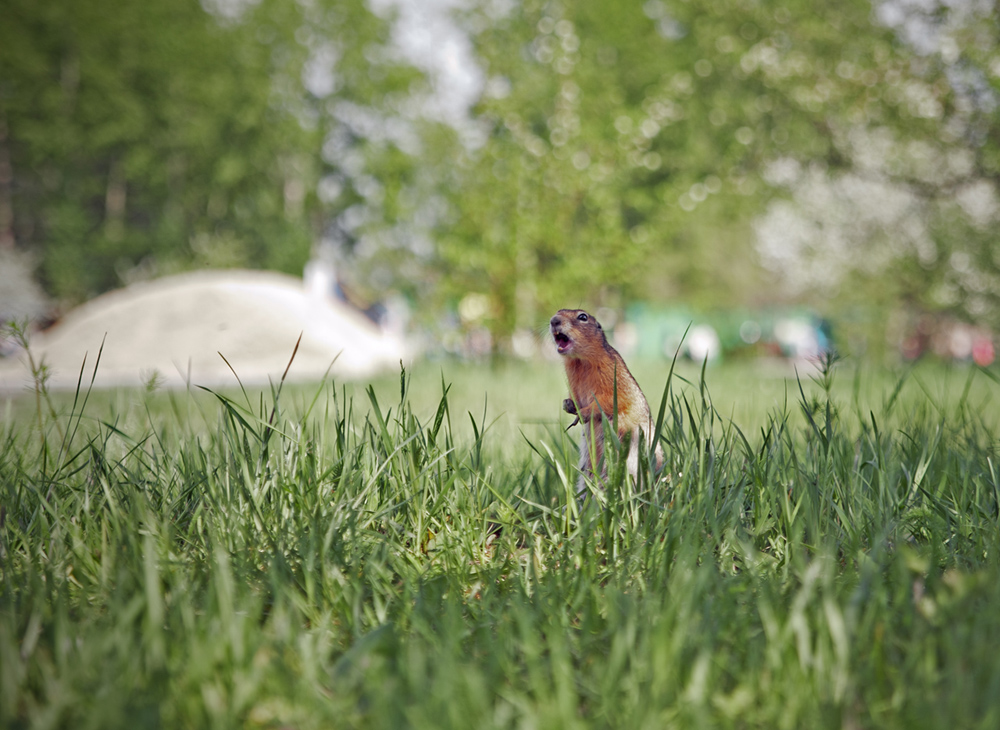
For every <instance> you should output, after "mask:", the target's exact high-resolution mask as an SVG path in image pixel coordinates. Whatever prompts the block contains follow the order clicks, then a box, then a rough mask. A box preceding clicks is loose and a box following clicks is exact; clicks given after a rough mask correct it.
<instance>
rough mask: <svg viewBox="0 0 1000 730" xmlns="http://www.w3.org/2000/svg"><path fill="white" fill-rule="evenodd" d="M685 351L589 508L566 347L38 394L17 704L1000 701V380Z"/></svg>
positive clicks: (586, 707)
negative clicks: (999, 403)
mask: <svg viewBox="0 0 1000 730" xmlns="http://www.w3.org/2000/svg"><path fill="white" fill-rule="evenodd" d="M667 370H668V368H667V367H656V368H654V367H653V366H647V367H646V368H642V367H639V368H637V370H636V375H637V376H638V378H639V380H640V383H641V384H642V385H643V386H644V388H645V390H646V393H647V395H649V396H650V402H651V404H652V407H653V411H654V414H657V413H658V412H659V411H660V410H661V408H662V421H661V434H660V435H661V438H662V439H663V441H664V446H665V449H666V452H667V454H668V464H667V466H666V468H665V470H664V475H663V481H662V482H661V483H660V484H658V485H655V486H652V487H651V486H650V484H651V478H650V475H649V473H648V472H647V473H645V474H643V475H642V479H641V480H640V484H639V485H637V486H632V485H631V484H630V483H629V482H627V481H626V480H625V479H623V476H622V470H621V469H620V468H619V467H620V464H619V463H617V462H616V463H613V464H612V465H611V469H610V477H609V481H610V484H609V485H608V488H607V490H606V491H605V492H603V493H595V495H594V497H593V498H592V499H590V500H588V501H587V502H585V503H584V504H582V505H580V504H578V503H577V502H576V500H575V499H574V498H573V484H574V481H575V473H574V466H573V465H574V463H575V461H576V458H575V446H574V443H573V440H572V439H573V438H575V437H576V433H575V431H576V429H574V432H571V433H570V434H566V433H564V431H563V429H564V427H565V425H567V424H568V419H567V418H565V416H564V415H562V414H560V411H559V407H560V404H561V400H562V398H563V397H565V396H564V393H563V390H564V384H563V382H562V374H561V372H560V369H559V366H558V364H553V363H548V364H533V365H525V364H521V365H507V366H503V367H498V368H494V369H489V368H486V367H483V366H478V367H468V366H467V367H463V368H457V369H456V368H449V369H448V372H447V373H442V367H441V366H438V365H433V364H424V365H421V366H420V367H418V368H415V369H414V371H413V372H412V373H407V374H406V376H405V377H404V378H403V379H400V378H399V377H395V378H392V379H384V380H380V381H378V382H376V383H374V384H373V385H372V386H371V387H370V388H369V387H368V386H367V385H358V386H350V385H343V384H340V383H325V384H322V385H318V386H315V387H312V388H307V387H303V386H298V387H295V388H290V387H286V388H285V389H284V390H283V391H282V392H280V393H279V392H278V391H277V389H276V390H275V391H274V392H265V393H263V394H261V393H258V392H251V393H247V394H244V393H243V392H242V391H240V390H239V389H238V388H237V389H235V390H234V391H231V392H230V391H227V392H226V393H223V394H219V395H213V394H210V393H204V392H192V393H172V394H171V393H151V394H149V393H137V392H130V393H122V392H117V393H109V394H104V393H93V394H89V396H88V394H87V393H86V391H85V389H84V390H83V391H82V392H81V393H79V394H76V395H75V396H74V395H72V394H69V395H64V396H52V397H51V398H50V400H49V402H50V403H51V407H50V406H49V405H48V404H47V402H46V401H45V400H42V401H40V403H41V409H40V410H39V411H37V412H36V408H37V404H36V401H35V400H34V398H33V397H28V396H20V397H18V398H17V399H15V400H14V401H12V402H11V403H9V404H8V406H7V408H6V414H7V415H6V416H3V417H2V419H0V425H2V431H0V434H2V439H3V444H2V445H0V509H2V512H0V514H2V516H0V571H2V589H0V726H2V727H17V728H20V727H25V728H27V727H72V728H85V727H95V728H109V727H119V726H120V727H130V728H131V727H170V728H174V727H261V728H272V727H273V728H303V729H305V728H329V727H336V728H353V727H362V728H367V727H373V728H375V727H393V728H395V727H415V728H416V727H419V728H450V727H454V728H470V727H475V728H492V727H510V728H531V727H533V728H572V727H609V728H672V727H676V728H688V727H690V728H713V727H720V728H728V727H732V728H805V727H808V728H868V727H887V728H921V727H929V728H930V727H954V728H975V727H982V728H995V727H997V726H998V725H1000V653H998V651H997V647H998V646H1000V570H998V561H997V555H998V550H1000V529H998V514H1000V513H998V500H1000V475H998V474H997V463H996V462H997V454H996V451H997V449H996V445H997V434H998V432H1000V431H998V426H997V421H996V416H995V411H996V408H995V405H994V404H993V403H992V399H993V398H994V397H995V394H996V393H997V391H998V389H1000V384H998V383H997V382H996V379H995V377H994V376H993V374H992V373H990V372H986V371H979V370H974V369H965V370H963V369H953V370H952V369H944V368H920V369H918V370H915V371H912V372H909V373H903V374H896V375H893V374H886V373H881V372H875V373H866V372H856V371H855V370H854V369H853V368H852V367H851V366H850V365H849V364H847V363H845V364H841V365H840V366H838V367H836V368H833V369H832V370H831V371H829V372H828V373H827V374H825V375H819V376H816V378H815V379H810V378H809V377H807V376H804V377H803V380H802V382H801V384H800V383H799V382H797V381H796V380H794V379H791V380H789V379H786V378H779V377H773V376H771V375H765V374H762V373H760V372H759V371H756V370H754V369H752V368H749V367H745V366H744V367H736V366H733V367H726V368H720V369H717V370H712V369H709V370H707V371H706V372H701V371H699V370H697V369H688V368H683V369H679V370H678V371H676V372H675V373H674V375H673V378H672V379H671V380H670V381H669V388H666V395H665V397H661V395H662V394H664V392H665V386H667V385H668V381H667ZM88 398H89V400H88Z"/></svg>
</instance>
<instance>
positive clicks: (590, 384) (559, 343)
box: [549, 309, 663, 492]
mask: <svg viewBox="0 0 1000 730" xmlns="http://www.w3.org/2000/svg"><path fill="white" fill-rule="evenodd" d="M549 330H550V331H551V332H552V339H553V340H555V343H556V350H557V351H558V352H559V354H560V355H562V356H563V358H565V360H564V362H565V365H566V378H567V379H568V380H569V390H570V397H569V398H567V399H566V400H564V401H563V410H565V411H566V412H567V413H570V414H573V415H576V417H577V420H576V421H574V422H573V423H572V424H570V425H571V426H573V425H575V424H576V423H577V421H579V422H582V423H583V426H584V428H583V435H582V436H581V438H580V478H579V480H578V482H577V491H578V492H583V491H584V490H585V488H586V477H587V475H588V474H595V473H597V470H596V469H595V468H594V465H595V464H598V465H599V464H600V462H601V459H602V457H603V455H604V427H603V426H602V424H601V420H602V418H604V417H607V418H609V419H612V418H613V417H614V408H615V396H616V394H615V381H616V380H617V383H618V386H617V387H618V391H617V398H618V437H619V438H620V439H622V440H623V441H624V439H626V437H627V438H629V439H630V445H629V451H628V457H627V459H626V465H627V467H628V473H629V474H630V475H631V476H632V478H633V479H635V478H636V475H637V473H638V470H639V439H640V433H641V434H642V437H643V438H645V439H646V444H647V447H648V448H650V449H651V448H653V446H654V444H653V439H654V434H653V420H652V417H651V416H650V412H649V403H647V402H646V396H644V395H643V394H642V391H641V390H640V389H639V384H638V383H637V382H636V381H635V378H633V377H632V373H630V372H629V369H628V368H627V367H626V366H625V361H624V360H623V359H622V356H621V355H619V354H618V351H617V350H616V349H615V348H613V347H612V346H611V345H610V344H609V343H608V338H607V337H605V336H604V330H603V329H601V325H600V323H599V322H598V321H597V320H596V319H594V317H593V316H591V315H590V314H588V313H587V312H584V311H583V310H582V309H560V310H559V311H558V312H556V313H555V315H553V317H552V319H551V320H549ZM655 448H656V452H655V453H656V465H657V467H660V466H662V464H663V449H662V448H661V447H660V445H659V444H656V445H655ZM592 457H593V458H592Z"/></svg>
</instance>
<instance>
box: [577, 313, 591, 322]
mask: <svg viewBox="0 0 1000 730" xmlns="http://www.w3.org/2000/svg"><path fill="white" fill-rule="evenodd" d="M576 318H577V319H578V320H580V321H581V322H586V321H587V320H588V319H589V317H587V313H586V312H580V313H579V314H578V315H576Z"/></svg>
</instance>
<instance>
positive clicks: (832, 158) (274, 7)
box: [0, 0, 1000, 342]
mask: <svg viewBox="0 0 1000 730" xmlns="http://www.w3.org/2000/svg"><path fill="white" fill-rule="evenodd" d="M407 7H408V6H407V5H406V4H405V3H404V2H402V0H396V1H392V2H391V1H389V0H382V1H380V2H377V3H371V4H370V5H369V4H366V3H365V2H363V0H309V1H308V2H306V1H305V0H302V1H301V2H296V3H290V2H279V1H278V0H261V2H258V3H251V2H246V3H240V2H236V3H224V4H223V3H216V4H214V5H209V4H206V5H205V6H203V5H200V4H198V3H197V2H194V0H180V1H179V2H178V1H176V0H146V1H144V2H143V3H138V2H137V1H136V0H109V1H102V2H96V1H95V0H74V1H73V2H68V0H53V2H48V3H44V4H40V3H35V2H29V1H28V0H11V2H9V3H8V6H7V9H6V11H5V22H4V24H3V25H2V26H0V69H2V73H0V173H3V170H4V169H7V170H8V173H7V174H0V246H7V247H10V246H12V245H16V246H17V247H18V248H19V249H23V250H26V251H29V252H31V253H33V254H34V256H35V260H36V262H37V265H38V273H39V276H40V278H41V281H42V282H43V284H44V285H45V287H46V288H47V290H48V291H49V292H50V293H51V294H53V295H54V296H56V297H58V298H61V299H63V300H66V301H75V300H79V299H82V298H84V297H86V296H89V295H91V294H93V293H96V292H99V291H101V290H103V289H106V288H109V287H112V286H116V285H118V284H120V283H121V282H123V281H128V280H130V279H132V278H141V277H144V276H149V275H151V274H153V273H156V272H166V271H171V270H176V269H180V268H186V267H191V266H205V265H208V266H226V265H242V266H259V267H271V268H278V269H284V270H288V271H295V270H298V269H299V268H300V267H301V266H302V264H303V263H304V262H305V260H306V258H307V256H308V255H309V252H310V250H312V249H316V248H317V247H318V248H319V249H323V250H326V251H327V252H328V253H329V252H330V251H332V252H333V254H334V255H336V256H338V257H340V258H341V260H342V261H343V262H344V263H346V264H347V267H346V268H347V269H348V270H350V271H353V272H354V275H355V281H354V283H355V285H356V286H357V287H358V288H360V289H361V290H366V289H367V291H368V292H369V294H370V295H371V296H372V297H374V296H377V295H378V293H380V292H383V291H385V290H386V289H387V288H396V289H398V290H400V291H402V292H404V293H406V294H407V295H408V296H410V297H411V298H412V299H414V300H416V301H417V302H418V303H420V304H422V305H427V306H425V307H422V311H424V312H429V313H436V312H440V311H442V310H443V309H446V308H452V307H455V306H456V305H457V303H458V302H459V301H460V300H461V299H462V298H463V297H465V296H467V295H468V294H470V293H472V294H476V295H481V296H482V297H483V301H485V302H486V303H487V307H486V308H485V311H486V319H485V323H486V324H487V325H488V326H489V327H490V328H491V329H492V330H493V332H494V333H495V334H496V335H498V336H499V338H498V341H500V342H502V341H504V340H505V339H506V338H507V337H509V336H510V335H511V334H512V333H513V332H515V331H516V330H518V329H525V328H533V327H535V326H537V323H538V322H539V321H544V319H545V316H544V315H545V314H546V313H547V312H548V311H549V310H551V309H553V308H554V307H557V306H577V305H586V306H591V307H597V306H615V307H620V306H622V305H624V304H626V303H628V302H630V301H633V300H636V299H643V300H651V301H677V300H683V301H685V302H688V303H691V304H694V305H696V306H719V307H722V306H735V305H762V304H772V303H776V302H787V301H799V302H812V303H823V306H825V307H850V306H856V305H859V304H865V305H870V306H876V307H882V308H883V309H884V308H892V307H896V306H900V303H905V304H906V306H909V307H914V308H919V309H924V310H931V311H937V310H943V311H950V312H954V313H957V314H959V315H961V316H964V317H966V318H970V319H974V320H976V321H982V322H986V323H988V324H990V325H992V326H994V327H996V326H1000V300H998V295H997V292H1000V279H998V276H1000V274H998V269H1000V257H998V255H997V254H996V246H995V234H994V233H993V231H994V229H995V223H996V220H997V217H998V211H1000V205H998V196H997V174H998V167H1000V154H998V142H1000V134H998V124H997V109H998V104H997V91H996V87H997V79H998V75H1000V50H998V38H997V35H998V34H997V24H996V21H995V18H994V16H993V14H992V11H993V5H992V3H990V2H987V3H981V2H973V0H968V2H959V3H955V2H950V3H947V4H945V3H940V4H938V3H936V2H931V3H921V4H913V3H909V2H906V0H876V1H875V2H870V1H869V0H846V1H845V2H842V3H837V4H822V5H818V6H817V5H816V4H815V3H808V2H805V0H783V2H780V3H760V2H755V1H754V0H716V1H715V2H711V3H708V2H700V1H698V0H647V1H646V2H643V3H618V2H612V0H588V2H584V3H569V2H560V0H546V1H544V2H543V1H542V0H520V2H512V3H501V2H498V1H497V0H469V1H468V2H466V3H459V4H456V5H455V7H454V9H453V10H452V14H451V22H453V23H455V24H457V26H458V27H459V28H460V29H461V31H462V33H463V34H464V38H465V39H467V41H468V42H469V43H470V44H471V47H472V49H473V51H474V59H473V63H475V64H476V66H477V69H478V71H479V73H480V75H481V76H482V78H483V84H482V86H483V88H482V93H481V95H480V97H479V100H478V102H476V103H475V104H474V105H473V106H472V108H470V109H469V110H468V113H467V114H466V115H463V114H461V112H459V113H458V115H457V116H455V117H454V118H452V119H443V118H442V116H441V115H440V114H437V115H434V114H428V113H427V112H426V109H425V107H426V105H424V106H423V107H422V106H421V104H420V103H419V102H420V100H425V101H426V99H428V98H432V97H434V96H435V95H438V96H440V95H442V94H445V93H447V91H448V89H447V84H448V78H447V77H438V78H430V77H429V76H428V74H427V70H426V69H427V64H426V63H422V62H421V61H420V60H419V59H415V58H414V57H413V55H412V53H411V55H410V56H407V55H406V52H405V49H404V48H402V46H403V45H405V44H402V43H401V42H400V40H399V39H400V37H401V33H400V29H401V26H403V25H405V24H406V23H412V22H415V21H414V20H413V17H414V12H403V11H404V10H405V9H406V8H407ZM435 7H437V6H435ZM206 8H208V10H206ZM373 8H374V10H375V11H377V12H373ZM410 10H411V11H413V9H412V8H410ZM438 12H441V10H440V8H438ZM411 30H412V29H411ZM453 114H454V111H453ZM5 161H6V163H5ZM5 211H6V212H5Z"/></svg>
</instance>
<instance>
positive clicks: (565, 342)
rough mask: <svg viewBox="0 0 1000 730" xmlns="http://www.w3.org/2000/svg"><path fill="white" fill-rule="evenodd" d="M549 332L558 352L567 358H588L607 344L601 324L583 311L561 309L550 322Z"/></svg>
mask: <svg viewBox="0 0 1000 730" xmlns="http://www.w3.org/2000/svg"><path fill="white" fill-rule="evenodd" d="M549 331H550V332H551V333H552V339H553V340H554V341H555V343H556V351H557V352H558V353H559V354H560V355H565V356H566V357H577V358H587V357H589V356H590V355H591V354H593V353H594V351H595V348H600V349H602V350H603V349H604V345H605V343H606V342H607V339H606V338H605V337H604V330H603V329H601V323H600V322H598V321H597V320H596V319H594V317H593V315H591V314H588V313H587V312H584V311H583V310H582V309H560V310H559V311H558V312H556V313H555V314H554V315H552V319H550V320H549Z"/></svg>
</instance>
